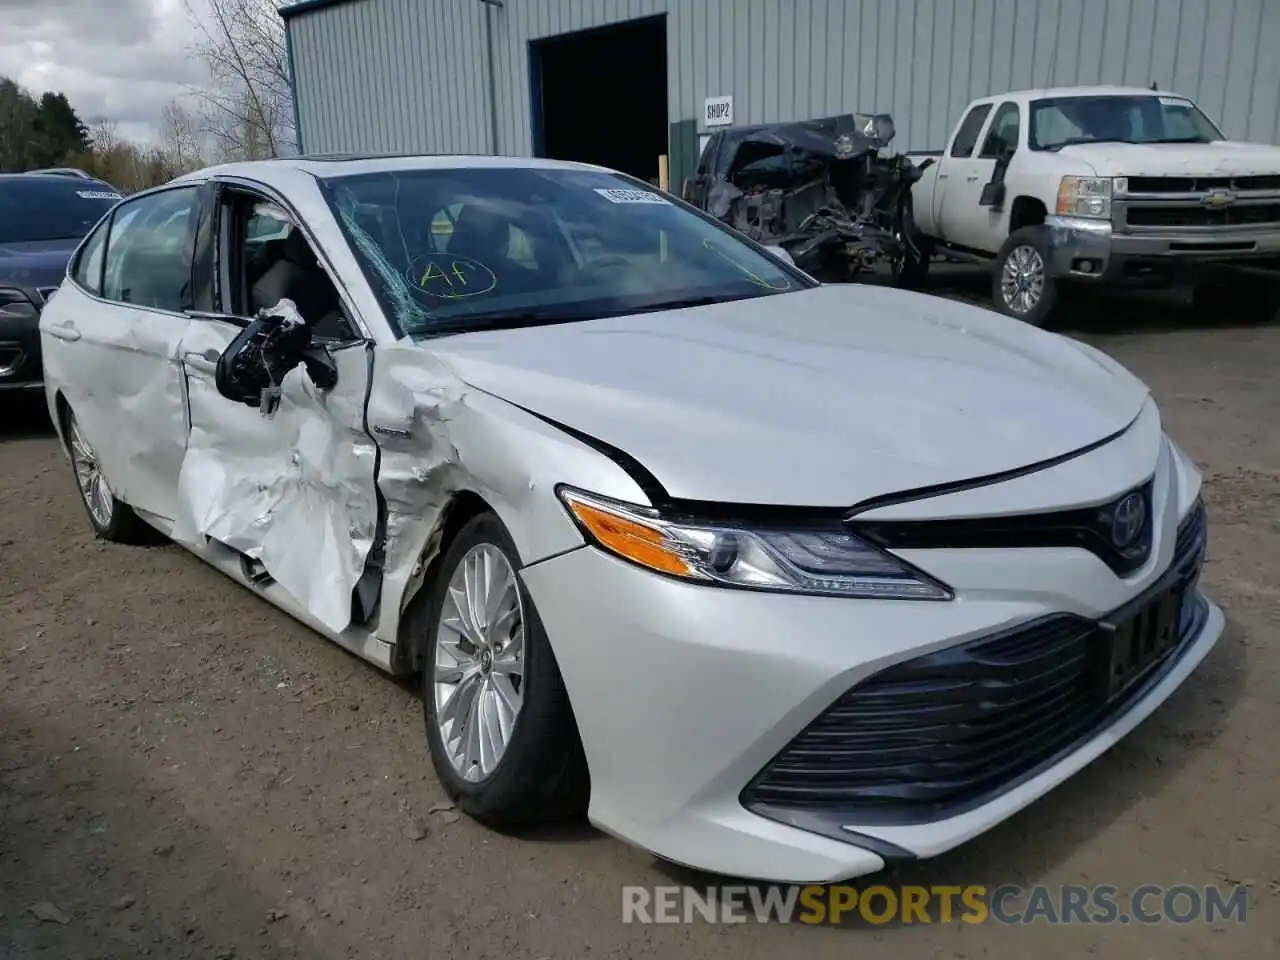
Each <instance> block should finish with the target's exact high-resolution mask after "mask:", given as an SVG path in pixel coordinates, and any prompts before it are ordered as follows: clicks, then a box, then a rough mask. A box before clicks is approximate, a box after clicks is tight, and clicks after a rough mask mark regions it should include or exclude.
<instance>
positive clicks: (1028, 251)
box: [1000, 244, 1045, 314]
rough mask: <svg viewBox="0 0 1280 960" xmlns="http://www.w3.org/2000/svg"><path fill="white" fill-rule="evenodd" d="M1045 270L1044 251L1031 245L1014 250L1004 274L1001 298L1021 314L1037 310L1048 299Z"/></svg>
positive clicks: (1006, 260) (1008, 257) (1006, 261)
mask: <svg viewBox="0 0 1280 960" xmlns="http://www.w3.org/2000/svg"><path fill="white" fill-rule="evenodd" d="M1044 282H1045V267H1044V258H1043V257H1042V256H1041V255H1040V251H1039V250H1037V249H1036V248H1035V247H1033V246H1031V245H1030V244H1023V245H1022V246H1018V247H1014V248H1013V249H1012V250H1011V251H1009V256H1007V257H1006V258H1005V261H1004V266H1003V267H1002V268H1001V270H1000V295H1001V296H1002V297H1003V298H1004V302H1005V306H1007V307H1008V308H1009V309H1010V310H1012V311H1013V312H1014V313H1017V314H1026V313H1030V312H1031V311H1032V310H1034V309H1035V308H1036V307H1037V306H1038V305H1039V303H1040V299H1041V297H1043V296H1044Z"/></svg>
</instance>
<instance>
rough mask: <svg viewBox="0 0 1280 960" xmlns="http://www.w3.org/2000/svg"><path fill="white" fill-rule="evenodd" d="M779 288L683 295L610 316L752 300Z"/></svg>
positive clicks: (776, 291)
mask: <svg viewBox="0 0 1280 960" xmlns="http://www.w3.org/2000/svg"><path fill="white" fill-rule="evenodd" d="M782 292H783V291H781V290H767V291H765V292H761V293H755V292H754V291H753V292H752V293H732V294H721V295H720V296H701V297H685V298H684V299H682V300H663V301H661V302H660V303H648V304H645V305H644V306H642V307H636V308H635V309H632V310H620V311H618V312H616V313H614V314H612V316H618V317H623V316H630V315H631V314H634V313H657V312H658V311H660V310H687V309H689V308H690V307H709V306H711V305H712V304H715V303H733V302H734V301H736V300H753V299H755V298H756V297H763V296H766V295H767V293H782Z"/></svg>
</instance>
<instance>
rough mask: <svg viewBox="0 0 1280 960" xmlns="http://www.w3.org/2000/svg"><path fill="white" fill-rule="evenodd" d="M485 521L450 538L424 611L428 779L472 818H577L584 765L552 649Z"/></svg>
mask: <svg viewBox="0 0 1280 960" xmlns="http://www.w3.org/2000/svg"><path fill="white" fill-rule="evenodd" d="M519 567H520V564H519V559H518V557H517V555H516V550H515V544H514V543H513V542H512V540H511V537H510V536H509V535H508V533H507V531H506V529H505V528H504V527H503V526H502V523H501V522H500V521H499V520H498V518H497V517H496V516H494V515H493V514H491V513H485V514H481V515H480V516H478V517H475V518H474V519H472V520H471V521H469V522H468V523H467V525H466V526H465V527H463V528H462V530H461V531H459V533H458V536H457V538H456V539H455V540H454V541H453V544H452V545H451V546H450V547H449V549H448V551H447V552H446V553H445V556H444V559H443V561H442V563H441V565H440V575H439V576H438V577H436V578H435V582H434V583H433V584H432V585H431V586H430V587H429V588H428V592H427V598H426V604H425V606H424V608H423V613H424V619H425V622H422V621H419V623H420V626H421V627H423V628H425V637H424V640H425V646H424V648H423V649H424V650H425V656H424V658H423V660H424V662H423V678H422V698H423V706H424V709H425V714H426V722H427V740H428V743H429V745H430V749H431V759H432V763H433V765H434V766H435V769H436V774H437V775H438V776H439V778H440V782H441V784H442V785H443V787H444V789H445V792H446V793H448V794H449V796H450V798H452V799H453V801H454V802H455V803H457V804H458V807H459V808H460V809H461V810H462V811H463V812H464V813H466V814H468V815H470V816H472V817H475V818H476V819H477V820H480V821H482V822H487V823H493V824H503V823H519V822H528V821H537V820H549V819H560V818H565V817H573V816H579V815H581V814H582V813H584V812H585V809H586V799H587V794H588V781H587V765H586V756H585V754H584V753H583V749H582V742H581V740H580V738H579V736H578V729H577V725H576V723H575V721H574V717H573V711H572V709H571V708H570V705H569V697H568V694H567V692H566V690H565V686H564V681H563V679H562V678H561V676H560V668H559V666H558V665H557V664H556V660H555V656H554V655H553V654H552V652H551V643H550V641H548V639H547V634H546V631H545V630H544V629H543V626H542V622H541V620H539V618H538V613H537V611H536V610H535V609H534V606H533V599H532V598H531V597H530V596H529V594H528V591H527V590H525V588H524V585H523V584H522V583H521V582H520V578H519V575H518V573H517V571H518V570H519Z"/></svg>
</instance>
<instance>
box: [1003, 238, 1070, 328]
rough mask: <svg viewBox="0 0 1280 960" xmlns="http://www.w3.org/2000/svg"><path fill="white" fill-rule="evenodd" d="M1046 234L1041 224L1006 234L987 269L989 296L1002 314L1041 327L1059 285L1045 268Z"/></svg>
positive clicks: (1047, 318) (1047, 259)
mask: <svg viewBox="0 0 1280 960" xmlns="http://www.w3.org/2000/svg"><path fill="white" fill-rule="evenodd" d="M1048 240H1049V235H1048V232H1047V231H1046V230H1045V228H1044V227H1042V226H1034V227H1023V228H1022V229H1020V230H1015V231H1014V232H1013V233H1011V234H1010V235H1009V239H1007V240H1006V241H1005V242H1004V246H1003V247H1001V248H1000V254H999V256H997V257H996V262H995V264H994V266H993V268H992V271H991V297H992V299H993V300H994V301H995V304H996V309H997V310H999V311H1000V312H1001V313H1003V314H1004V315H1005V316H1008V317H1013V318H1014V319H1016V320H1022V321H1025V322H1026V323H1029V324H1031V325H1032V326H1035V327H1043V326H1045V325H1046V323H1047V322H1048V320H1049V317H1050V316H1051V315H1052V313H1053V310H1054V307H1056V306H1057V303H1058V292H1059V285H1058V281H1057V279H1056V278H1054V277H1053V276H1052V275H1051V274H1050V273H1049V270H1048V264H1049V242H1048Z"/></svg>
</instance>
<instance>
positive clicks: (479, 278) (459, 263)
mask: <svg viewBox="0 0 1280 960" xmlns="http://www.w3.org/2000/svg"><path fill="white" fill-rule="evenodd" d="M409 273H410V277H411V278H412V280H413V283H414V284H415V285H416V286H417V287H418V289H419V290H421V291H422V292H423V293H426V294H428V295H429V296H433V297H440V298H442V299H445V300H458V299H461V298H462V297H476V296H479V295H480V294H482V293H488V292H489V291H490V290H492V289H493V288H494V287H496V286H497V285H498V278H497V277H496V276H495V275H494V272H493V271H492V270H491V269H489V268H488V267H487V266H485V265H484V264H483V263H481V262H480V261H479V260H472V259H471V258H470V257H457V256H454V257H451V256H448V255H441V256H426V257H418V258H416V259H415V260H414V261H413V263H411V264H410V265H409Z"/></svg>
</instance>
